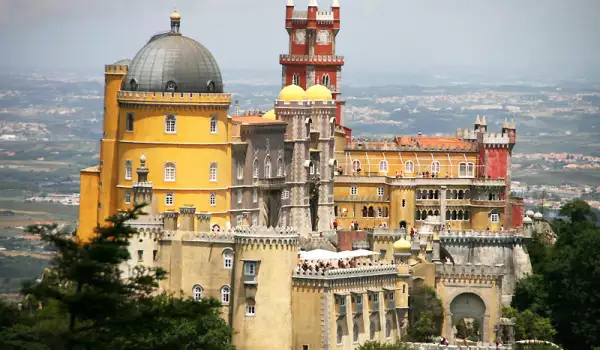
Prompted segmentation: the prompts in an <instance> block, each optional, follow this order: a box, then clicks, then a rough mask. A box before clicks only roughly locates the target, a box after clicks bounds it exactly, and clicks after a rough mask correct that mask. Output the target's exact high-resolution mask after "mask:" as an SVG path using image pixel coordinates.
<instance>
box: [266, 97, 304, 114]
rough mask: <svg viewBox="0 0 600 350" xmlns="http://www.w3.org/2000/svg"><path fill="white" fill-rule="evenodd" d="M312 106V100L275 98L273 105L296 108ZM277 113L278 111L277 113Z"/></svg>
mask: <svg viewBox="0 0 600 350" xmlns="http://www.w3.org/2000/svg"><path fill="white" fill-rule="evenodd" d="M311 106H312V101H308V100H305V101H284V100H275V107H297V108H310V107H311ZM277 114H279V111H278V113H277Z"/></svg>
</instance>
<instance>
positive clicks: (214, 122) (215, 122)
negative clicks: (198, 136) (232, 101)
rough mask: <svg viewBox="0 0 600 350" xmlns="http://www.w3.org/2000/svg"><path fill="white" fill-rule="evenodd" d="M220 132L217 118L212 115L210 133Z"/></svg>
mask: <svg viewBox="0 0 600 350" xmlns="http://www.w3.org/2000/svg"><path fill="white" fill-rule="evenodd" d="M218 132H219V125H218V120H217V117H216V116H214V115H212V116H211V117H210V133H211V134H217V133H218Z"/></svg>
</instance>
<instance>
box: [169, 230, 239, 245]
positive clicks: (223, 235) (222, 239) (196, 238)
mask: <svg viewBox="0 0 600 350" xmlns="http://www.w3.org/2000/svg"><path fill="white" fill-rule="evenodd" d="M234 235H235V231H234V230H233V229H229V230H225V231H214V232H188V231H181V230H178V231H166V232H165V235H164V236H163V240H166V241H172V240H181V241H184V242H206V243H233V242H234Z"/></svg>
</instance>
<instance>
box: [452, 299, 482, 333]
mask: <svg viewBox="0 0 600 350" xmlns="http://www.w3.org/2000/svg"><path fill="white" fill-rule="evenodd" d="M450 312H451V314H452V332H453V334H452V338H455V336H456V332H457V325H459V322H461V320H462V321H463V322H464V321H467V323H469V322H470V323H471V324H472V325H476V327H477V328H478V330H479V334H480V339H487V338H486V334H484V333H485V328H486V327H485V326H484V321H485V313H486V307H485V302H484V301H483V299H481V297H480V296H479V295H477V294H474V293H462V294H459V295H457V296H456V297H455V298H454V299H453V300H452V302H451V303H450Z"/></svg>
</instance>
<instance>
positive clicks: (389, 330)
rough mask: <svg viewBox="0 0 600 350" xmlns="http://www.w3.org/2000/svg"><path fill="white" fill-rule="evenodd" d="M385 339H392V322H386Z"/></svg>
mask: <svg viewBox="0 0 600 350" xmlns="http://www.w3.org/2000/svg"><path fill="white" fill-rule="evenodd" d="M385 337H386V338H391V337H392V324H391V323H390V320H387V321H385Z"/></svg>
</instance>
